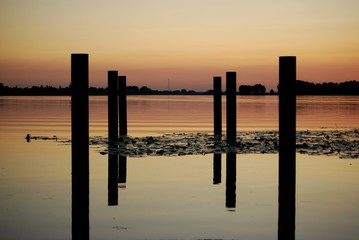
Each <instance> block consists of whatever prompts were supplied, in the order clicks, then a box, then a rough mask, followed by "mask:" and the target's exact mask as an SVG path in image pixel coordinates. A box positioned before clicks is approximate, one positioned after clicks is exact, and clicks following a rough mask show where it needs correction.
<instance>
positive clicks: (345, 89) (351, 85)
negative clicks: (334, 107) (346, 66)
mask: <svg viewBox="0 0 359 240" xmlns="http://www.w3.org/2000/svg"><path fill="white" fill-rule="evenodd" d="M295 90H296V93H297V95H359V82H358V81H355V80H352V81H346V82H341V83H332V82H325V83H311V82H306V81H302V80H297V81H296V84H295Z"/></svg>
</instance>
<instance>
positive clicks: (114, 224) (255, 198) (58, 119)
mask: <svg viewBox="0 0 359 240" xmlns="http://www.w3.org/2000/svg"><path fill="white" fill-rule="evenodd" d="M128 100H129V104H130V105H131V106H132V107H129V109H128V111H129V132H131V131H132V132H131V134H132V133H133V134H134V135H138V136H145V135H152V134H158V135H161V134H162V133H171V132H173V131H175V132H177V130H178V131H181V132H183V131H188V132H193V131H196V132H197V131H204V132H206V131H209V132H211V131H212V119H211V117H212V115H211V111H212V107H211V97H210V96H198V97H189V96H173V97H167V96H165V97H161V96H150V97H147V96H146V97H143V96H130V97H129V99H128ZM168 100H169V101H168ZM106 101H107V100H106V98H105V97H91V98H90V135H92V136H95V135H101V136H105V135H106V134H107V133H106V131H107V119H106V117H107V107H106V106H107V105H106V104H107V102H106ZM297 102H298V104H299V107H300V109H299V111H298V114H299V116H298V124H297V125H298V127H301V128H320V127H331V128H332V127H333V128H335V127H338V128H339V127H349V128H352V127H358V126H357V123H356V121H357V117H358V98H357V97H331V98H326V97H300V98H299V99H298V100H297ZM238 103H241V104H239V105H238V111H237V112H238V129H239V130H240V129H244V128H248V129H250V128H252V127H253V128H254V129H267V128H269V129H276V122H277V100H276V97H273V96H265V97H239V98H238ZM310 103H312V104H310ZM313 103H316V104H313ZM163 106H165V107H163ZM167 106H168V107H167ZM240 108H241V109H242V110H240ZM258 112H260V114H261V115H258ZM183 113H188V115H184V114H183ZM244 113H245V114H244ZM0 114H1V118H0V131H1V134H0V154H1V157H0V238H1V239H70V238H71V229H72V226H71V222H73V223H74V224H75V226H74V228H73V229H75V230H79V231H82V233H81V234H89V235H90V236H91V239H266V240H267V239H278V237H279V235H278V234H279V232H280V228H281V224H280V222H279V218H280V216H279V215H281V211H278V207H279V205H281V203H278V155H277V154H241V155H238V157H236V155H225V154H223V156H222V155H219V154H215V155H209V154H208V155H196V156H193V155H188V156H182V157H161V156H151V157H145V158H131V157H128V158H118V157H117V156H116V157H114V156H111V155H110V156H109V155H101V154H99V153H98V152H97V151H94V150H96V149H91V148H90V183H89V187H90V191H89V192H88V191H85V192H83V190H84V189H86V186H84V187H79V188H78V189H77V190H76V189H73V190H74V192H75V193H78V194H79V195H78V196H77V197H75V199H76V201H74V202H71V194H75V193H71V167H70V166H71V152H70V150H71V147H70V145H67V144H60V143H56V142H41V141H31V142H30V143H27V142H26V141H25V139H24V138H25V137H26V134H28V133H30V134H33V135H40V136H41V135H44V136H52V135H57V136H58V137H69V136H70V101H69V98H67V97H20V98H17V97H0ZM328 114H329V115H328ZM140 116H142V117H140ZM311 117H312V121H310V118H311ZM157 121H160V122H157ZM161 121H162V122H161ZM223 122H225V121H223ZM146 124H147V125H146ZM299 125H300V126H299ZM222 158H223V159H226V161H222ZM231 159H232V160H231ZM222 176H223V177H222ZM224 177H225V179H224ZM222 178H223V179H222ZM224 181H225V182H224ZM358 185H359V164H358V162H357V160H356V159H338V158H336V157H324V156H315V157H313V156H308V155H297V199H296V202H295V203H296V206H295V209H296V213H295V215H294V216H293V214H289V215H288V217H289V219H291V220H290V221H292V222H294V221H295V235H296V238H297V239H325V240H328V239H329V240H334V239H344V240H354V239H357V236H358V235H359V207H358V204H357V203H358V202H359V193H358V191H357V188H358ZM124 187H126V188H124ZM77 200H78V201H77ZM87 201H88V203H87ZM72 204H73V205H72ZM71 206H74V210H75V211H77V210H78V213H76V214H75V213H71ZM292 206H293V205H292ZM234 210H235V211H234ZM84 222H85V223H89V224H88V225H87V224H85V228H82V226H83V225H80V224H78V225H77V223H84ZM285 229H286V228H285ZM79 234H80V233H79ZM291 234H293V231H291ZM285 239H289V238H285Z"/></svg>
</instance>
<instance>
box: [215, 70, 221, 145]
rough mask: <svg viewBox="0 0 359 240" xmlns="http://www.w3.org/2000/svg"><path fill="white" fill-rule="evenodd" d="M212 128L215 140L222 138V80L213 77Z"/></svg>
mask: <svg viewBox="0 0 359 240" xmlns="http://www.w3.org/2000/svg"><path fill="white" fill-rule="evenodd" d="M213 126H214V137H215V138H216V140H221V138H222V78H221V77H213Z"/></svg>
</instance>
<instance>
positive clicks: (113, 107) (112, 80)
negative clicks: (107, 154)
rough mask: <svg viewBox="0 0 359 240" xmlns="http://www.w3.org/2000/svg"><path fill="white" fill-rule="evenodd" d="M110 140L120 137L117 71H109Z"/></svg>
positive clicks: (111, 141) (114, 140) (112, 141)
mask: <svg viewBox="0 0 359 240" xmlns="http://www.w3.org/2000/svg"><path fill="white" fill-rule="evenodd" d="M107 76H108V77H107V80H108V85H107V86H108V103H107V104H108V141H109V143H110V144H112V143H114V142H116V141H117V139H118V119H117V117H118V114H117V111H118V106H117V91H118V87H117V86H118V80H117V76H118V73H117V71H108V75H107Z"/></svg>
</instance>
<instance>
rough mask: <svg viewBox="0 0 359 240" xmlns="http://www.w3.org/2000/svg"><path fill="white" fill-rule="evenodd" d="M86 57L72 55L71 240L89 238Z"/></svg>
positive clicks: (87, 71) (86, 55)
mask: <svg viewBox="0 0 359 240" xmlns="http://www.w3.org/2000/svg"><path fill="white" fill-rule="evenodd" d="M88 86H89V67H88V54H71V168H72V169H71V171H72V180H71V185H72V238H73V239H89V202H90V201H89V104H88V102H89V101H88Z"/></svg>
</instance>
